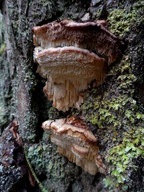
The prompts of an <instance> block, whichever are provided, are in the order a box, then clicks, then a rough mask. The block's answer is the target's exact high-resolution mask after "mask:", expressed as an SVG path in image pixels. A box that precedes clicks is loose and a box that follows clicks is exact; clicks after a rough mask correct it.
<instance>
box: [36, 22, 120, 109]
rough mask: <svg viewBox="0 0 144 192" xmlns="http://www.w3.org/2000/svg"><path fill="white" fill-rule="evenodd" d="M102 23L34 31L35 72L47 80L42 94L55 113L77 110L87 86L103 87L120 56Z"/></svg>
mask: <svg viewBox="0 0 144 192" xmlns="http://www.w3.org/2000/svg"><path fill="white" fill-rule="evenodd" d="M103 23H104V22H103V21H102V22H101V21H96V22H86V23H77V22H74V21H68V20H62V21H59V22H58V21H54V22H51V23H48V24H47V25H43V26H36V27H34V28H33V32H34V35H33V40H34V45H35V46H36V47H35V50H34V61H35V62H36V63H38V69H37V72H38V73H40V74H41V75H42V76H43V77H44V78H47V82H46V86H45V87H44V93H45V94H46V96H47V97H48V99H49V100H51V101H53V106H54V107H55V108H57V109H58V110H62V111H67V110H68V109H69V108H70V107H77V108H79V106H80V105H81V103H82V102H83V98H84V92H85V91H86V90H87V89H88V85H89V84H90V83H91V82H92V81H95V86H97V85H100V84H102V83H103V82H104V80H105V77H106V72H107V67H108V66H109V65H110V64H111V63H113V62H115V61H116V59H117V58H118V57H119V56H120V55H121V46H122V41H121V40H120V39H119V38H118V37H116V36H114V35H113V34H112V33H110V32H109V31H108V30H107V29H106V28H105V27H104V24H103Z"/></svg>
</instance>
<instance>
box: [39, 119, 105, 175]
mask: <svg viewBox="0 0 144 192" xmlns="http://www.w3.org/2000/svg"><path fill="white" fill-rule="evenodd" d="M42 128H43V129H44V130H46V131H48V132H49V134H50V139H51V141H52V143H54V144H56V145H57V146H58V147H57V150H58V152H59V153H60V154H61V155H62V156H65V157H67V158H68V159H69V160H70V161H72V162H74V163H76V165H78V166H80V167H81V168H83V169H84V170H85V171H86V172H88V173H90V174H91V175H95V174H96V173H97V172H101V173H106V167H105V165H104V164H103V163H102V160H101V157H100V155H99V154H98V145H97V138H96V137H95V136H94V135H93V133H92V132H91V131H90V130H89V129H88V127H87V125H86V123H85V122H84V120H83V119H82V118H78V117H74V116H73V117H71V118H67V119H58V120H55V121H53V120H48V121H45V122H44V123H43V124H42Z"/></svg>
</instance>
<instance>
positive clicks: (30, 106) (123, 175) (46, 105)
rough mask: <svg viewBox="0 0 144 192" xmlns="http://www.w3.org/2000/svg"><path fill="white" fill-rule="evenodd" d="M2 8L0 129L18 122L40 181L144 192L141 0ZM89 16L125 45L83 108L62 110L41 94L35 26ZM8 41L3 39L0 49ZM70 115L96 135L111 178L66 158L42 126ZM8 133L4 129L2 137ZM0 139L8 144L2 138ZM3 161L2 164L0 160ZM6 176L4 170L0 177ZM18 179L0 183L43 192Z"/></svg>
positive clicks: (69, 187) (6, 0)
mask: <svg viewBox="0 0 144 192" xmlns="http://www.w3.org/2000/svg"><path fill="white" fill-rule="evenodd" d="M0 8H1V10H2V14H3V20H4V25H5V27H4V28H5V29H4V30H3V31H2V32H1V34H0V36H2V38H3V34H4V37H5V44H6V49H5V51H3V52H2V53H0V58H2V59H1V60H0V69H2V71H1V72H0V80H1V82H2V83H1V84H0V92H1V94H0V99H1V100H0V113H1V114H2V115H0V121H1V123H0V128H1V129H2V131H3V129H4V128H5V127H6V126H8V125H9V123H10V122H12V120H13V119H17V121H18V125H19V127H18V132H19V135H20V137H21V138H22V140H23V143H24V145H26V146H27V148H28V154H27V155H28V158H29V159H30V162H31V164H32V166H33V169H34V171H35V173H36V175H37V176H38V178H39V180H40V181H41V183H42V184H43V186H44V187H45V188H46V189H47V190H48V191H49V190H53V191H56V192H66V191H68V192H70V191H72V192H81V191H82V192H88V191H90V192H92V191H93V192H94V191H95V192H96V191H97V192H104V191H133V192H136V191H137V192H138V191H139V192H140V191H141V192H142V191H143V190H144V186H143V172H144V169H143V154H144V151H143V147H144V143H142V140H144V135H143V134H144V133H143V124H144V107H143V105H144V96H143V93H144V91H143V90H144V67H143V62H144V57H143V52H144V22H143V21H144V20H143V13H144V3H143V1H142V2H141V1H131V0H129V1H122V2H120V1H118V0H117V1H113V0H109V1H105V0H99V1H96V0H95V1H94V0H92V1H90V0H89V1H77V0H69V1H63V0H62V1H61V0H40V1H39V0H3V1H0ZM86 13H89V15H90V20H91V21H93V20H95V19H107V20H108V26H109V28H110V30H111V32H113V33H115V34H116V35H118V36H121V38H123V40H124V41H125V44H126V48H125V50H123V56H122V57H121V58H120V60H119V61H117V62H116V63H115V64H114V65H113V66H112V67H111V68H110V69H109V72H108V75H107V79H106V81H105V83H104V84H103V85H102V86H100V87H98V88H94V89H90V90H89V92H88V95H87V97H86V99H85V102H84V104H83V105H82V107H81V109H80V111H76V110H70V111H68V112H66V113H62V112H59V111H57V110H56V109H54V108H53V107H52V104H51V103H50V102H49V101H48V100H47V99H46V97H45V96H44V93H43V87H44V84H45V80H44V79H43V78H41V77H40V76H39V75H38V74H36V68H37V66H36V64H34V62H33V50H34V46H33V38H32V35H33V34H32V28H33V27H34V26H38V25H43V24H46V23H48V22H51V21H54V20H57V19H63V18H66V19H67V18H68V19H73V20H75V21H81V18H82V17H83V16H84V15H85V14H86ZM3 43H4V40H1V38H0V46H1V47H2V44H3ZM0 50H1V49H0ZM2 109H4V110H2ZM72 114H80V115H83V116H84V117H85V118H86V120H87V123H88V125H89V126H90V128H91V130H92V131H93V132H94V133H95V134H96V135H97V136H98V140H99V148H100V155H101V156H102V158H103V162H104V163H105V164H106V166H107V169H108V173H107V175H102V174H99V173H98V174H96V175H95V176H91V175H89V174H88V173H85V172H84V171H83V170H81V168H79V167H77V166H76V165H74V164H73V163H71V162H68V160H67V159H66V158H64V157H61V156H60V155H59V154H58V153H57V152H56V146H54V145H53V144H52V143H51V142H50V140H49V136H48V134H47V133H45V132H43V131H42V129H41V124H42V122H43V121H45V120H47V119H55V118H61V117H66V116H67V115H72ZM102 117H103V118H102ZM4 130H5V129H4ZM3 134H4V131H3V133H2V136H1V138H2V137H3ZM126 135H127V136H126ZM134 140H136V141H135V143H133V141H134ZM0 142H1V143H0V144H1V145H3V140H2V139H1V140H0ZM132 146H133V147H132ZM125 150H126V151H125ZM124 151H125V152H124ZM119 152H120V153H119ZM125 156H126V157H125ZM129 156H130V157H129ZM127 157H128V158H127ZM123 158H126V159H127V161H128V162H126V160H124V159H123ZM124 163H126V166H125V165H124ZM0 166H3V167H4V166H5V165H3V163H2V162H0ZM15 166H16V165H15ZM135 167H137V168H136V169H135ZM3 178H4V177H3ZM3 178H2V176H1V175H0V181H3ZM8 181H9V180H8ZM15 181H17V182H18V183H17V182H14V181H13V183H12V184H11V187H8V188H6V184H5V183H4V184H1V185H0V187H1V188H0V189H1V191H12V190H13V189H16V190H17V191H18V189H19V190H22V189H24V188H25V189H26V190H27V191H29V190H34V191H39V189H38V186H37V185H36V186H35V187H33V188H32V189H30V188H26V186H28V185H29V184H21V182H20V181H23V178H19V177H17V178H16V179H15ZM27 182H29V181H27ZM16 183H17V184H16ZM20 185H21V187H20Z"/></svg>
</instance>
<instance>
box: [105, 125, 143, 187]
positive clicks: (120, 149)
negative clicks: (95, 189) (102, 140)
mask: <svg viewBox="0 0 144 192" xmlns="http://www.w3.org/2000/svg"><path fill="white" fill-rule="evenodd" d="M139 156H141V157H143V158H144V128H141V127H137V128H131V129H130V130H129V132H128V133H125V135H124V138H123V142H122V143H121V144H120V145H118V146H115V147H113V148H112V149H111V150H110V151H109V155H108V157H107V158H108V162H109V163H111V166H110V167H109V174H110V175H111V178H110V177H109V176H108V177H107V178H105V179H104V184H105V186H106V187H108V188H109V189H113V188H118V187H120V186H121V187H122V190H123V191H126V189H127V185H126V181H128V179H129V178H128V175H127V170H128V169H129V168H134V169H135V165H134V163H133V161H132V160H133V159H134V158H137V157H139Z"/></svg>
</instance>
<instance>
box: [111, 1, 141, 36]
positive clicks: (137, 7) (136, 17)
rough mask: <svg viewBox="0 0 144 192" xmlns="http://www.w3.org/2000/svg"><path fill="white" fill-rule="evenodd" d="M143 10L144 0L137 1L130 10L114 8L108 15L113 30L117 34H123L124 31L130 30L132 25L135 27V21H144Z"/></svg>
mask: <svg viewBox="0 0 144 192" xmlns="http://www.w3.org/2000/svg"><path fill="white" fill-rule="evenodd" d="M143 11H144V2H143V1H141V2H137V3H135V4H134V6H133V9H132V11H130V12H127V11H126V10H124V9H114V10H113V11H112V12H111V13H110V15H109V17H108V22H109V26H110V30H111V32H112V33H114V34H115V35H119V36H123V35H124V33H126V32H129V31H130V27H131V26H132V25H133V27H134V26H135V23H137V24H138V23H141V22H142V21H144V18H143V16H140V15H141V14H142V13H143Z"/></svg>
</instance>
